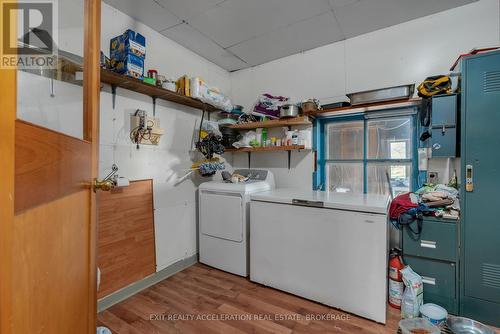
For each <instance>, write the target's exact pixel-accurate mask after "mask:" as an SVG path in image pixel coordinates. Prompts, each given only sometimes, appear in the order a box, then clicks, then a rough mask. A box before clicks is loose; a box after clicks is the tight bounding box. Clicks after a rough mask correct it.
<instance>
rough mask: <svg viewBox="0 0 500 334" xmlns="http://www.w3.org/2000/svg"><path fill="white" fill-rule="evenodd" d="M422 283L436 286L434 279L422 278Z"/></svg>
mask: <svg viewBox="0 0 500 334" xmlns="http://www.w3.org/2000/svg"><path fill="white" fill-rule="evenodd" d="M422 283H424V284H429V285H436V279H435V278H433V277H427V276H422Z"/></svg>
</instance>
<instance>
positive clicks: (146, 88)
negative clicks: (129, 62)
mask: <svg viewBox="0 0 500 334" xmlns="http://www.w3.org/2000/svg"><path fill="white" fill-rule="evenodd" d="M57 62H58V68H57V70H55V71H33V70H25V72H29V73H32V74H36V75H40V76H44V77H47V78H53V79H56V80H60V81H64V82H68V83H72V84H76V85H81V84H82V81H81V80H77V79H76V73H77V72H82V71H83V65H82V64H83V58H82V57H80V56H78V55H75V54H73V53H70V52H66V51H63V50H59V52H58V56H57ZM101 82H102V83H106V84H109V85H111V86H114V87H121V88H124V89H128V90H131V91H134V92H137V93H141V94H145V95H148V96H150V97H152V98H158V99H162V100H165V101H171V102H175V103H178V104H182V105H185V106H188V107H192V108H197V109H200V110H203V109H205V110H206V111H209V112H212V111H219V109H218V108H216V107H214V106H211V105H209V104H207V103H204V102H201V101H200V100H197V99H195V98H192V97H189V96H185V95H182V94H178V93H176V92H172V91H169V90H167V89H164V88H161V87H157V86H153V85H149V84H146V83H144V82H142V81H141V80H138V79H136V78H132V77H129V76H126V75H121V74H118V73H115V72H112V71H110V70H108V69H103V68H101Z"/></svg>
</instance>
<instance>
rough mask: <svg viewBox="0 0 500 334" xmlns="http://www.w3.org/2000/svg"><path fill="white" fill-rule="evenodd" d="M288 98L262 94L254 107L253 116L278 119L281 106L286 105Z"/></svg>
mask: <svg viewBox="0 0 500 334" xmlns="http://www.w3.org/2000/svg"><path fill="white" fill-rule="evenodd" d="M288 100H289V98H288V97H284V96H273V95H271V94H262V95H261V96H259V100H258V101H257V104H256V105H255V107H254V111H253V114H255V115H258V116H266V117H270V118H278V117H279V115H280V110H281V107H282V106H283V105H285V104H286V103H288Z"/></svg>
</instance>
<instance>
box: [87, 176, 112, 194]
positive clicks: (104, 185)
mask: <svg viewBox="0 0 500 334" xmlns="http://www.w3.org/2000/svg"><path fill="white" fill-rule="evenodd" d="M114 187H115V182H114V181H113V180H110V179H104V180H101V181H99V180H98V179H94V185H93V187H92V188H93V189H94V192H96V191H97V190H101V191H111V189H113V188H114Z"/></svg>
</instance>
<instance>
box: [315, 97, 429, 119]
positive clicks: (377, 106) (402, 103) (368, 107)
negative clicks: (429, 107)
mask: <svg viewBox="0 0 500 334" xmlns="http://www.w3.org/2000/svg"><path fill="white" fill-rule="evenodd" d="M421 101H422V99H421V98H411V99H404V100H394V101H386V102H378V103H371V104H362V105H357V106H349V107H341V108H335V109H323V110H318V111H315V112H313V113H311V114H310V115H311V116H313V117H325V116H335V115H342V114H352V113H360V112H366V111H377V110H383V109H392V108H404V107H412V106H415V105H418V104H420V103H421Z"/></svg>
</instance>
